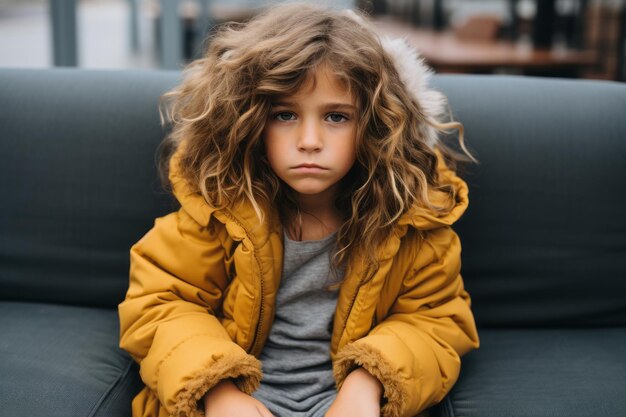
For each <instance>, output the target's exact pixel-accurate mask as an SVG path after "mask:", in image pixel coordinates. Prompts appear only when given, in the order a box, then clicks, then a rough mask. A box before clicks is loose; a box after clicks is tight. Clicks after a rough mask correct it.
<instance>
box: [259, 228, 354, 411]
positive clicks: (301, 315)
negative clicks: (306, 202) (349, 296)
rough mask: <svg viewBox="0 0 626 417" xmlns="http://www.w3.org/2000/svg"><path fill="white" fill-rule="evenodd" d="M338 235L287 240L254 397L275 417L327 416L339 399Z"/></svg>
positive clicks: (340, 276)
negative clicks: (333, 353) (335, 366)
mask: <svg viewBox="0 0 626 417" xmlns="http://www.w3.org/2000/svg"><path fill="white" fill-rule="evenodd" d="M335 238H336V232H335V233H332V234H331V235H329V236H326V237H325V238H323V239H321V240H307V241H302V242H298V241H294V240H291V239H289V238H288V237H287V235H286V234H285V235H284V239H283V241H284V260H283V274H282V279H281V282H280V288H279V290H278V294H277V296H276V316H275V319H274V323H273V325H272V329H271V330H270V334H269V336H268V339H267V342H266V343H265V346H264V347H263V351H262V353H261V357H260V359H261V362H262V364H263V380H262V381H261V387H260V388H259V389H258V390H257V391H256V392H254V393H253V394H252V396H253V397H254V398H256V399H258V400H259V401H261V402H262V403H263V404H265V406H266V407H267V408H269V410H270V411H271V412H272V413H273V414H274V415H275V416H276V417H323V416H324V414H325V413H326V412H327V411H328V408H329V407H330V405H331V403H332V402H333V400H334V399H335V396H336V394H337V391H336V388H335V382H334V379H333V372H332V363H331V361H330V353H329V350H330V338H331V334H332V321H333V315H334V312H335V307H336V304H337V293H338V290H336V289H335V290H329V289H328V286H329V285H330V284H332V283H336V282H337V281H338V280H341V279H343V274H344V270H343V269H340V270H339V271H338V273H339V275H338V276H333V275H332V273H331V270H330V255H331V250H332V249H333V247H334V244H335Z"/></svg>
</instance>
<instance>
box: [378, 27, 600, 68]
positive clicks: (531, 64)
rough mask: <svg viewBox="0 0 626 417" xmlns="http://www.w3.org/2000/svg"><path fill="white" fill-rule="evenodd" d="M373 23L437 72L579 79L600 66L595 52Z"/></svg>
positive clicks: (383, 33) (379, 31)
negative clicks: (498, 71) (582, 73)
mask: <svg viewBox="0 0 626 417" xmlns="http://www.w3.org/2000/svg"><path fill="white" fill-rule="evenodd" d="M373 23H374V27H375V28H376V30H377V31H378V33H379V34H382V35H389V36H392V37H406V39H407V40H408V42H409V43H410V44H411V45H413V46H414V47H415V48H417V50H418V51H419V52H420V53H421V55H422V56H423V57H424V58H425V60H426V62H427V63H428V64H429V65H430V66H431V67H433V69H435V70H436V71H438V72H468V73H474V72H479V73H484V72H493V71H494V70H496V69H504V70H514V71H523V72H525V73H540V74H541V73H545V74H546V75H551V74H557V75H558V74H566V75H568V76H576V75H577V73H578V71H579V70H580V69H583V68H585V67H588V66H592V65H595V64H596V62H597V56H596V53H595V52H593V51H580V50H573V49H563V48H552V49H535V48H533V46H532V45H526V44H516V43H513V42H509V41H500V40H497V41H475V40H464V39H460V38H458V37H457V36H456V35H455V34H454V32H434V31H431V30H428V29H421V28H416V27H415V26H411V25H410V24H407V23H404V22H401V21H397V20H394V19H389V18H384V17H380V18H376V19H374V20H373Z"/></svg>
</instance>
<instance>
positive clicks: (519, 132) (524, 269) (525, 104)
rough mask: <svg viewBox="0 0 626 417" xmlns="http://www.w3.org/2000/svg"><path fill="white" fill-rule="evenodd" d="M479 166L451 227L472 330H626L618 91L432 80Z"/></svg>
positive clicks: (585, 84)
mask: <svg viewBox="0 0 626 417" xmlns="http://www.w3.org/2000/svg"><path fill="white" fill-rule="evenodd" d="M436 84H437V86H438V87H439V89H440V90H441V91H442V92H444V93H445V94H446V95H447V96H448V98H449V102H450V105H451V107H452V111H453V114H454V116H455V119H457V120H458V121H460V122H461V123H463V124H464V127H465V129H466V136H467V143H468V144H469V146H470V149H473V150H474V151H475V154H476V156H477V158H478V159H479V160H480V164H479V165H476V166H473V167H471V168H469V171H470V175H467V176H466V178H467V179H468V182H469V186H470V205H469V208H468V211H467V212H466V214H465V216H464V217H463V218H462V219H461V221H460V222H459V224H458V226H457V227H456V230H457V231H458V233H459V235H460V236H461V241H462V244H463V269H462V271H463V276H464V278H465V280H466V284H467V287H468V290H469V291H470V293H471V294H472V295H473V301H474V305H473V308H474V311H475V313H476V318H477V321H478V324H479V325H480V326H483V327H486V326H495V327H498V326H507V327H510V326H603V325H625V324H626V295H625V294H626V209H625V207H626V84H620V83H615V82H601V81H581V80H565V79H541V78H530V77H512V76H472V77H467V76H443V75H442V76H439V77H437V79H436Z"/></svg>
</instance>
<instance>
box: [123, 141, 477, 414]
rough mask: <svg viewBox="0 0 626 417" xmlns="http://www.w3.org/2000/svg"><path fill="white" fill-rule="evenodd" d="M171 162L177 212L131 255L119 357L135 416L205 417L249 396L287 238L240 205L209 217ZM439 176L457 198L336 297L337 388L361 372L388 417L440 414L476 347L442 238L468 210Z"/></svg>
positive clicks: (447, 240) (410, 227)
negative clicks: (227, 391) (225, 383)
mask: <svg viewBox="0 0 626 417" xmlns="http://www.w3.org/2000/svg"><path fill="white" fill-rule="evenodd" d="M178 154H179V153H177V154H175V155H174V157H173V158H172V160H171V164H170V180H171V182H172V184H173V189H174V194H175V196H176V198H177V199H178V200H179V202H180V203H181V208H180V209H179V210H178V211H176V212H173V213H170V214H168V215H166V216H164V217H160V218H157V219H156V220H155V224H154V227H153V228H152V229H151V230H150V231H148V233H147V234H146V235H145V236H144V237H142V238H141V239H140V240H139V241H138V242H137V243H136V244H135V245H133V246H132V248H131V251H130V255H131V266H130V286H129V289H128V292H127V295H126V299H125V300H124V301H123V302H122V303H121V304H120V305H119V316H120V324H121V326H120V327H121V328H120V333H121V341H120V346H121V347H122V348H123V349H125V350H126V351H128V352H129V353H130V354H131V355H132V357H133V358H134V359H135V360H136V361H137V362H138V363H139V364H140V373H141V378H142V379H143V381H144V383H145V384H146V387H145V388H144V390H143V391H142V392H141V393H140V394H139V395H138V396H137V397H136V398H135V400H134V401H133V416H134V417H139V416H141V417H148V416H149V417H156V416H159V417H166V416H170V415H171V416H194V417H195V416H198V417H199V416H203V415H204V414H203V412H202V411H201V410H200V409H199V408H198V400H199V399H200V398H201V397H202V395H203V394H204V393H205V392H206V391H207V390H208V389H209V388H211V387H212V386H213V385H214V384H216V383H217V382H218V381H220V380H221V379H223V378H228V377H231V378H236V381H237V385H238V386H239V388H240V389H241V390H242V391H244V392H247V393H251V392H253V391H254V390H255V389H256V388H257V387H258V385H259V383H260V380H261V378H262V374H261V363H260V362H259V361H258V360H257V359H256V357H258V356H259V354H260V353H261V350H262V348H263V344H264V342H265V340H266V338H267V336H268V334H269V331H270V327H271V325H272V318H273V316H274V301H275V299H276V292H277V290H278V287H279V281H280V275H281V268H282V251H283V247H282V230H280V228H279V227H278V228H274V229H270V227H269V226H267V225H266V224H259V222H258V221H257V219H256V216H255V213H254V211H253V210H252V207H251V206H250V205H249V203H248V204H246V203H241V204H240V205H239V206H237V207H234V208H232V209H231V210H223V211H218V210H214V209H213V208H212V207H210V206H209V205H208V204H207V203H206V202H205V200H204V199H203V198H202V196H200V195H198V194H193V193H190V192H189V188H188V187H187V185H186V183H185V181H184V180H183V179H182V178H181V177H180V176H179V170H178V168H177V167H178V165H177V163H178V162H177V161H178V159H177V156H178ZM439 171H440V174H441V175H444V176H446V177H447V180H448V181H449V182H452V183H454V185H455V186H456V188H457V205H456V207H455V208H454V209H453V210H452V212H451V213H450V214H449V215H446V216H444V217H437V216H436V215H434V214H433V213H431V212H428V211H425V210H423V209H419V208H417V207H416V208H415V209H413V210H411V211H409V212H408V213H406V214H405V215H404V216H403V217H402V218H401V219H400V220H399V222H398V224H397V227H396V228H395V233H394V236H393V237H392V238H391V239H389V240H388V241H387V243H386V245H384V246H383V247H381V248H380V251H379V256H380V261H381V264H380V269H379V270H378V272H377V273H376V275H375V276H374V277H373V278H372V279H371V280H369V281H367V282H366V283H362V282H361V277H362V275H363V270H362V266H361V265H362V262H359V260H358V259H354V260H353V261H352V262H350V264H349V266H348V269H347V270H346V273H345V278H344V281H343V283H342V286H341V288H340V290H339V296H338V301H337V308H336V312H335V319H334V328H333V334H332V341H331V359H332V361H333V371H334V375H335V378H336V383H337V386H338V387H340V386H341V384H342V382H343V380H344V378H345V377H346V376H347V375H348V373H349V372H350V371H352V370H353V369H354V368H355V367H357V366H362V367H364V368H365V369H367V370H368V371H369V372H370V373H371V374H372V375H374V376H376V377H377V378H378V379H379V380H380V381H381V383H382V384H383V386H384V396H385V399H386V403H385V405H384V406H383V408H382V410H381V414H382V416H384V417H400V416H401V417H413V416H415V415H416V414H418V413H419V412H421V411H422V410H424V409H425V408H427V407H429V406H431V405H433V404H435V403H437V402H439V401H440V400H441V399H442V398H443V397H444V396H445V395H446V393H447V392H448V391H449V390H450V388H451V387H452V386H453V385H454V383H455V382H456V380H457V378H458V375H459V370H460V359H459V358H460V356H461V355H463V354H465V353H466V352H468V351H469V350H471V349H473V348H477V347H478V344H479V343H478V335H477V332H476V327H475V323H474V319H473V316H472V312H471V310H470V297H469V295H468V293H467V292H466V291H465V290H464V287H463V281H462V279H461V276H460V275H459V271H460V268H461V262H460V255H461V245H460V243H459V238H458V237H457V235H456V234H455V233H454V232H453V231H452V229H451V228H450V225H451V224H452V223H454V222H455V221H456V220H457V219H458V218H459V217H460V216H461V215H462V214H463V212H464V211H465V209H466V207H467V204H468V190H467V185H466V184H465V182H463V181H462V180H461V179H460V178H458V177H457V176H456V175H455V174H454V173H453V172H452V171H450V170H449V169H447V167H446V166H445V165H444V164H443V162H442V161H441V159H440V161H439ZM432 198H435V199H436V198H438V196H437V195H433V196H432ZM440 198H443V197H440ZM274 215H275V213H274ZM416 229H419V230H421V231H424V232H423V233H421V234H420V233H417V230H416Z"/></svg>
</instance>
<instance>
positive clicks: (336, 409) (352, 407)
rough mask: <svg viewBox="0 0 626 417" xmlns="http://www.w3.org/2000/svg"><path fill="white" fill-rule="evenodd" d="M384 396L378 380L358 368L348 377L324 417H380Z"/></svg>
mask: <svg viewBox="0 0 626 417" xmlns="http://www.w3.org/2000/svg"><path fill="white" fill-rule="evenodd" d="M382 395H383V386H382V385H381V383H380V382H379V381H378V379H376V378H375V377H373V376H372V375H371V374H370V373H369V372H367V371H366V370H365V369H363V368H357V369H355V370H354V371H352V372H350V375H348V376H347V377H346V380H345V381H344V382H343V385H342V386H341V389H340V390H339V393H338V394H337V398H335V401H334V402H333V403H332V404H331V406H330V408H329V409H328V411H327V412H326V414H325V416H324V417H380V400H381V397H382Z"/></svg>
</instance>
